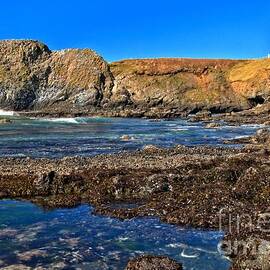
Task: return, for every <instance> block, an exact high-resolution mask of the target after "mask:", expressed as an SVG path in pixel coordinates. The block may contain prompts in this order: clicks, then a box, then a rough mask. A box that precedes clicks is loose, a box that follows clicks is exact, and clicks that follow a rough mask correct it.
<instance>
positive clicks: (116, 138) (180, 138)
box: [0, 116, 260, 158]
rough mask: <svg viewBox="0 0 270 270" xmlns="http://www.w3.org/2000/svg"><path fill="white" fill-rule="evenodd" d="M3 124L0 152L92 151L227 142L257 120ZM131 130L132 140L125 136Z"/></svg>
mask: <svg viewBox="0 0 270 270" xmlns="http://www.w3.org/2000/svg"><path fill="white" fill-rule="evenodd" d="M12 118H13V121H14V122H13V123H12V124H1V125H0V156H2V157H3V156H31V157H49V158H55V157H58V158H59V157H64V156H75V155H80V156H91V155H97V154H106V153H115V152H119V151H123V150H135V149H141V148H142V147H143V146H144V145H147V144H154V145H158V146H162V147H171V146H174V145H176V144H184V145H222V142H223V140H224V139H232V138H235V137H239V136H248V135H251V134H253V133H255V131H256V130H257V129H258V128H260V126H258V125H249V126H247V125H243V126H239V127H235V126H226V125H224V126H223V127H220V128H217V129H206V128H205V127H204V124H202V123H191V122H187V121H183V120H175V121H165V120H161V121H152V120H147V119H121V118H62V119H59V118H58V119H26V118H20V117H16V116H15V117H12ZM123 135H128V136H129V137H130V139H129V140H123V139H121V137H122V136H123Z"/></svg>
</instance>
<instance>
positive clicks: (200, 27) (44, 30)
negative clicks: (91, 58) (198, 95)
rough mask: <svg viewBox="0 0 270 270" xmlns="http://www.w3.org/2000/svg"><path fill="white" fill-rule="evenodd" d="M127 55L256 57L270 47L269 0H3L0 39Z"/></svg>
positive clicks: (109, 57)
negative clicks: (36, 41) (22, 39)
mask: <svg viewBox="0 0 270 270" xmlns="http://www.w3.org/2000/svg"><path fill="white" fill-rule="evenodd" d="M17 38H20V39H21V38H28V39H38V40H41V41H43V42H44V43H46V44H47V45H48V46H49V47H50V48H51V49H63V48H85V47H88V48H92V49H94V50H96V51H97V52H98V53H100V54H101V55H102V56H103V57H104V58H105V59H107V60H108V61H113V60H118V59H124V58H147V57H196V58H256V57H262V56H264V55H266V54H267V53H268V52H270V1H269V0H257V1H255V0H245V1H244V0H220V1H218V0H203V1H202V0H200V1H199V0H185V1H182V0H178V1H177V0H175V1H174V0H164V1H158V0H156V1H153V0H149V1H147V0H144V1H142V0H136V1H135V0H125V1H124V0H120V1H117V0H115V1H112V0H103V1H102V0H92V1H91V0H89V1H87V0H76V1H69V0H54V1H52V0H44V1H39V0H35V1H34V0H26V1H21V0H13V1H7V0H5V1H1V17H0V39H17Z"/></svg>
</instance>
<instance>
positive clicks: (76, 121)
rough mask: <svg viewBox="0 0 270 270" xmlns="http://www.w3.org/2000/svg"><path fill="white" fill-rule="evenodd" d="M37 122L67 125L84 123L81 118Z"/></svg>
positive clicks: (49, 119)
mask: <svg viewBox="0 0 270 270" xmlns="http://www.w3.org/2000/svg"><path fill="white" fill-rule="evenodd" d="M37 120H39V121H46V122H54V123H67V124H81V123H84V122H85V121H84V120H83V118H40V119H37Z"/></svg>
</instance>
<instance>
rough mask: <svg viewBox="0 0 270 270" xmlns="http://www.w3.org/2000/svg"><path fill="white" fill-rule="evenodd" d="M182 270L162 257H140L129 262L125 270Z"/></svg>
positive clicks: (170, 260) (179, 266) (174, 262)
mask: <svg viewBox="0 0 270 270" xmlns="http://www.w3.org/2000/svg"><path fill="white" fill-rule="evenodd" d="M165 269H166V270H182V269H183V268H182V266H181V265H180V264H179V263H177V262H176V261H174V260H172V259H170V258H168V257H162V256H150V255H149V256H141V257H138V258H135V259H132V260H130V261H129V263H128V265H127V267H126V269H125V270H165Z"/></svg>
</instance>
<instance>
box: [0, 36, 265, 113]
mask: <svg viewBox="0 0 270 270" xmlns="http://www.w3.org/2000/svg"><path fill="white" fill-rule="evenodd" d="M269 95H270V59H262V60H242V61H240V60H200V59H180V58H179V59H142V60H124V61H120V62H115V63H111V64H110V65H109V64H108V63H107V62H106V61H105V60H104V59H103V58H102V57H100V56H99V55H97V54H96V53H95V52H94V51H92V50H89V49H84V50H77V49H70V50H63V51H51V50H50V49H49V48H48V47H47V46H46V45H44V44H42V43H40V42H38V41H32V40H8V41H0V108H1V109H9V110H16V111H32V112H33V111H40V112H43V113H44V114H46V113H56V114H57V113H58V114H75V113H81V114H107V115H112V116H114V115H115V116H119V115H120V116H150V117H151V116H157V117H159V116H165V117H166V116H168V117H169V116H177V115H181V113H184V114H188V113H196V112H198V111H202V110H204V111H210V112H212V113H220V112H231V111H242V110H247V109H251V108H254V107H256V106H257V105H262V104H263V105H265V104H268V101H269Z"/></svg>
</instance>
